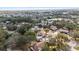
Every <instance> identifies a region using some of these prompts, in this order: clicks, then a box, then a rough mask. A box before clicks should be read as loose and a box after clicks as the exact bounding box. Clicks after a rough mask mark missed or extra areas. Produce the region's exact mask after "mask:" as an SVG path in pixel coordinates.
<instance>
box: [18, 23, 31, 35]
mask: <svg viewBox="0 0 79 59" xmlns="http://www.w3.org/2000/svg"><path fill="white" fill-rule="evenodd" d="M31 27H32V25H30V24H24V25H21V26H20V27H19V28H17V32H18V33H20V34H22V35H23V34H24V33H25V32H26V31H28V30H29V29H30V28H31Z"/></svg>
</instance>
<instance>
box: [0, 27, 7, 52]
mask: <svg viewBox="0 0 79 59" xmlns="http://www.w3.org/2000/svg"><path fill="white" fill-rule="evenodd" d="M6 39H7V33H6V32H5V31H4V30H3V29H2V28H1V27H0V50H4V43H5V40H6Z"/></svg>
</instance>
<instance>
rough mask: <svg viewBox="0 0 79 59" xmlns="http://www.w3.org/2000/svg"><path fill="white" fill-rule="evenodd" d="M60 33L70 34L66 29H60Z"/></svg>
mask: <svg viewBox="0 0 79 59" xmlns="http://www.w3.org/2000/svg"><path fill="white" fill-rule="evenodd" d="M59 32H61V33H65V34H68V33H69V31H68V30H65V29H59Z"/></svg>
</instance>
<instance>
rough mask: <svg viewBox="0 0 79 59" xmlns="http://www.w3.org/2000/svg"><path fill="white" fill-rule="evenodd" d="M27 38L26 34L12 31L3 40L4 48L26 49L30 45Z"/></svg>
mask: <svg viewBox="0 0 79 59" xmlns="http://www.w3.org/2000/svg"><path fill="white" fill-rule="evenodd" d="M30 42H31V41H29V39H28V38H27V37H26V36H23V35H20V34H19V33H14V34H13V35H12V36H11V37H9V38H8V40H6V42H5V46H6V49H8V48H9V49H11V50H28V49H29V46H30Z"/></svg>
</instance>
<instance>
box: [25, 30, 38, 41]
mask: <svg viewBox="0 0 79 59" xmlns="http://www.w3.org/2000/svg"><path fill="white" fill-rule="evenodd" d="M24 35H25V36H26V37H27V39H29V40H30V41H35V40H36V33H35V32H32V31H26V32H25V34H24Z"/></svg>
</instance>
